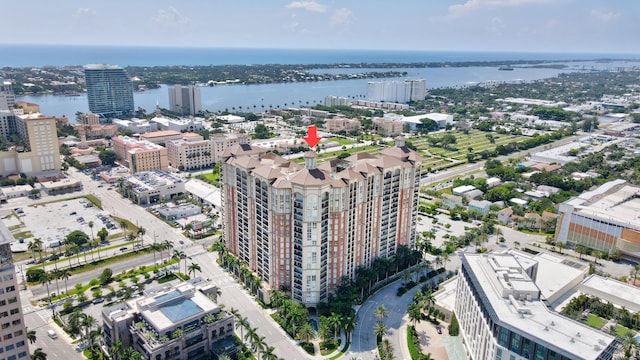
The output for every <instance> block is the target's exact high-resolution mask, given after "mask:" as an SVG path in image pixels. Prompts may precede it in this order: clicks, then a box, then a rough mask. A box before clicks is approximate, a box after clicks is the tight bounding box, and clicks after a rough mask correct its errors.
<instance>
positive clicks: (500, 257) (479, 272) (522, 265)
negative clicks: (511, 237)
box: [455, 253, 617, 360]
mask: <svg viewBox="0 0 640 360" xmlns="http://www.w3.org/2000/svg"><path fill="white" fill-rule="evenodd" d="M461 260H462V268H461V270H460V272H459V278H458V285H457V288H456V301H455V315H456V317H457V319H458V323H459V324H460V336H461V338H462V342H463V343H464V347H465V350H466V351H467V355H468V357H469V358H470V359H473V360H485V359H496V360H524V359H539V360H551V359H554V360H578V359H581V360H610V359H612V357H613V354H614V352H615V350H616V346H617V342H616V340H615V337H614V336H612V335H609V334H607V333H605V332H602V331H600V330H597V329H594V328H592V327H590V326H588V325H586V324H583V323H581V322H578V321H575V320H573V319H570V318H568V317H566V316H563V315H561V314H558V313H556V312H554V311H553V310H551V309H549V308H548V304H547V299H548V298H551V297H558V295H560V294H559V293H558V294H555V292H558V290H559V289H558V288H557V285H558V283H560V282H562V281H560V282H559V281H558V279H557V276H558V274H559V273H562V274H563V275H565V276H566V274H567V273H571V272H572V271H573V270H575V269H573V268H572V267H571V266H570V264H564V263H563V262H554V261H550V262H547V263H545V264H542V265H541V264H539V263H538V261H536V259H531V258H527V257H525V256H516V255H513V254H510V253H502V254H471V253H463V254H461ZM543 266H549V267H550V268H548V269H543V268H542V267H543ZM565 269H566V270H565ZM565 271H566V272H565ZM584 274H586V267H585V269H584V270H583V274H578V276H577V277H576V280H575V281H576V282H577V283H579V280H581V278H582V277H583V276H584ZM534 279H535V280H534ZM544 283H548V285H547V287H549V286H551V288H548V289H546V290H541V287H542V288H543V289H544V287H545V285H544ZM538 284H542V285H540V286H541V287H539V285H538ZM572 285H575V284H568V285H567V286H566V287H572ZM554 287H555V289H554ZM545 292H546V294H545Z"/></svg>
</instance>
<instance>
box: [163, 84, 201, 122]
mask: <svg viewBox="0 0 640 360" xmlns="http://www.w3.org/2000/svg"><path fill="white" fill-rule="evenodd" d="M169 110H171V111H173V112H177V113H178V114H182V115H195V114H197V113H199V112H200V111H201V110H202V104H201V102H200V88H199V87H197V86H193V85H189V86H182V85H175V86H173V87H170V88H169Z"/></svg>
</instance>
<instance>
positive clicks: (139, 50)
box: [0, 44, 639, 67]
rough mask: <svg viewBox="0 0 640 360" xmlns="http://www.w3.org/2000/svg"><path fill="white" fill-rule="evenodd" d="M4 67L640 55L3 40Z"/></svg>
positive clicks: (627, 56) (632, 56)
mask: <svg viewBox="0 0 640 360" xmlns="http://www.w3.org/2000/svg"><path fill="white" fill-rule="evenodd" d="M0 54H1V55H0V67H4V66H10V67H25V66H35V67H41V66H45V65H54V66H64V65H85V64H114V65H120V66H162V65H226V64H336V63H346V64H354V63H383V62H394V63H411V62H444V61H452V62H460V61H499V60H590V59H602V58H615V59H638V58H639V55H638V54H586V53H579V54H568V53H567V54H563V53H518V52H463V51H391V50H329V49H319V50H315V49H313V50H312V49H245V48H187V47H183V48H179V47H144V46H140V47H131V46H69V45H2V44H0Z"/></svg>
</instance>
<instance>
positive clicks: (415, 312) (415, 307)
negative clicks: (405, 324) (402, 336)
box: [407, 303, 422, 326]
mask: <svg viewBox="0 0 640 360" xmlns="http://www.w3.org/2000/svg"><path fill="white" fill-rule="evenodd" d="M407 314H409V320H410V321H411V322H412V323H413V326H416V324H417V323H419V322H420V321H421V320H422V309H421V308H420V305H419V304H416V303H411V304H409V305H407Z"/></svg>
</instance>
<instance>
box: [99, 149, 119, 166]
mask: <svg viewBox="0 0 640 360" xmlns="http://www.w3.org/2000/svg"><path fill="white" fill-rule="evenodd" d="M98 158H100V161H101V162H102V164H103V165H113V164H115V162H116V160H118V155H117V154H116V153H115V152H113V151H111V150H103V151H101V152H100V154H98Z"/></svg>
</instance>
